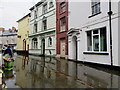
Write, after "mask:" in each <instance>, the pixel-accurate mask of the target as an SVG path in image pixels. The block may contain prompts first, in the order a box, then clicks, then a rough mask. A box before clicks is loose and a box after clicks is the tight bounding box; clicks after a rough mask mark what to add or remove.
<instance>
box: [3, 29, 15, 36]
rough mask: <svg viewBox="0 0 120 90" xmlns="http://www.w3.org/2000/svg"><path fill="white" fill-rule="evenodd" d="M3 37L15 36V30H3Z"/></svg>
mask: <svg viewBox="0 0 120 90" xmlns="http://www.w3.org/2000/svg"><path fill="white" fill-rule="evenodd" d="M2 35H3V36H10V35H17V30H5V31H3V33H2Z"/></svg>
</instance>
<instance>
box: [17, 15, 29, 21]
mask: <svg viewBox="0 0 120 90" xmlns="http://www.w3.org/2000/svg"><path fill="white" fill-rule="evenodd" d="M27 16H30V13H28V14H27V15H25V16H24V17H22V18H21V19H19V20H18V21H16V22H20V21H21V20H23V19H24V18H25V17H27Z"/></svg>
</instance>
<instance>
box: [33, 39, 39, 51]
mask: <svg viewBox="0 0 120 90" xmlns="http://www.w3.org/2000/svg"><path fill="white" fill-rule="evenodd" d="M37 47H38V41H37V38H33V39H32V49H37Z"/></svg>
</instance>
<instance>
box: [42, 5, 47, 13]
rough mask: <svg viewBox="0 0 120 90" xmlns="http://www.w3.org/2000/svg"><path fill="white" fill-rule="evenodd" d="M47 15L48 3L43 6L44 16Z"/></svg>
mask: <svg viewBox="0 0 120 90" xmlns="http://www.w3.org/2000/svg"><path fill="white" fill-rule="evenodd" d="M45 13H47V3H46V4H44V5H43V14H45Z"/></svg>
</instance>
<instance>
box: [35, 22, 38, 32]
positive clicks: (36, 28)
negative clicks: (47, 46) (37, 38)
mask: <svg viewBox="0 0 120 90" xmlns="http://www.w3.org/2000/svg"><path fill="white" fill-rule="evenodd" d="M37 26H38V25H37V23H35V24H34V33H37V31H38V27H37Z"/></svg>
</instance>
